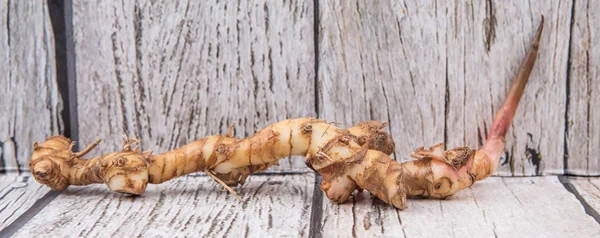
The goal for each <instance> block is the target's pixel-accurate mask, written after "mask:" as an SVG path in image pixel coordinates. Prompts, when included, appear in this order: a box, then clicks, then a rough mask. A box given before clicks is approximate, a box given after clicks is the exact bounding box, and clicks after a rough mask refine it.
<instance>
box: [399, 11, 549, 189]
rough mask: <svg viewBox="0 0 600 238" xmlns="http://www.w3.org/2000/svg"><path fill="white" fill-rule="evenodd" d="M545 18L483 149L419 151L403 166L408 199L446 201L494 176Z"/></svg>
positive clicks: (535, 54)
mask: <svg viewBox="0 0 600 238" xmlns="http://www.w3.org/2000/svg"><path fill="white" fill-rule="evenodd" d="M543 27H544V16H543V15H542V20H541V23H540V26H539V27H538V30H537V32H536V34H535V36H534V39H533V42H532V44H531V46H530V48H529V50H528V51H527V54H526V56H525V59H524V60H523V62H522V63H521V66H520V67H519V71H518V73H517V76H516V77H515V79H514V81H513V84H512V86H511V88H510V91H509V92H508V95H507V96H506V99H505V100H504V103H503V105H502V107H501V108H500V109H499V110H498V112H497V114H496V117H495V118H494V122H493V124H492V128H491V130H490V133H489V135H488V137H487V140H486V142H485V144H484V145H483V147H482V148H481V149H479V150H472V149H470V148H467V147H459V148H455V149H452V150H445V148H444V144H438V145H435V146H432V147H431V148H429V149H424V148H422V147H421V148H418V149H417V150H415V151H414V152H413V153H412V154H411V156H412V157H414V158H416V159H417V160H414V161H410V162H405V163H403V164H402V168H403V172H404V180H405V187H406V192H407V195H408V196H409V197H435V198H441V199H446V198H448V197H450V196H452V195H454V194H455V193H456V192H458V191H460V190H462V189H464V188H466V187H469V186H471V185H472V184H473V183H475V181H479V180H482V179H485V178H487V177H489V176H490V175H492V174H493V173H494V171H495V170H496V167H497V166H498V161H499V160H500V156H501V155H502V152H503V151H504V137H505V135H506V132H507V131H508V128H509V127H510V124H511V122H512V119H513V117H514V115H515V113H516V111H517V107H518V105H519V101H520V99H521V96H522V95H523V91H524V89H525V85H526V84H527V81H528V79H529V75H530V74H531V71H532V70H533V66H534V65H535V61H536V58H537V54H538V49H539V45H540V39H541V36H542V30H543Z"/></svg>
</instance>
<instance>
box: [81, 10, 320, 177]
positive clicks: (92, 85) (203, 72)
mask: <svg viewBox="0 0 600 238" xmlns="http://www.w3.org/2000/svg"><path fill="white" fill-rule="evenodd" d="M312 4H313V1H251V2H248V1H188V2H176V3H174V2H171V1H147V0H140V1H135V2H134V1H124V2H116V1H79V0H75V1H73V27H74V35H75V36H74V38H75V53H76V63H77V93H78V112H79V114H78V115H79V131H80V133H79V135H80V140H81V143H83V144H86V143H91V142H93V141H94V140H95V139H96V138H103V139H105V141H104V142H103V144H101V146H100V147H99V149H97V150H96V151H93V153H92V154H91V155H99V154H100V153H107V152H111V151H115V150H119V149H120V145H121V136H120V133H121V132H126V133H127V134H129V135H134V136H137V137H139V138H141V139H142V144H143V148H144V149H153V150H154V151H156V152H160V151H166V150H169V149H173V148H176V147H179V146H182V145H184V144H186V143H189V142H191V141H194V140H197V139H200V138H202V137H205V136H209V135H213V134H225V133H226V132H227V129H228V128H229V126H230V125H231V124H234V125H235V126H236V135H237V136H238V137H246V136H249V135H251V134H253V133H254V132H256V131H258V130H260V129H262V128H264V127H266V126H267V125H269V124H271V123H274V122H277V121H280V120H284V119H287V118H295V117H315V116H316V113H315V108H314V107H315V102H314V100H315V97H314V95H315V93H314V78H315V73H314V64H315V60H314V36H313V5H312ZM291 168H305V165H304V163H303V160H302V159H300V158H295V159H284V160H282V163H281V166H280V169H291Z"/></svg>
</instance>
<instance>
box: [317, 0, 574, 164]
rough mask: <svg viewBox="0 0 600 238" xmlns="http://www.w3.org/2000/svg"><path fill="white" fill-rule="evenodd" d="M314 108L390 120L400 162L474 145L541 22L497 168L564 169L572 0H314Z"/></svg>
mask: <svg viewBox="0 0 600 238" xmlns="http://www.w3.org/2000/svg"><path fill="white" fill-rule="evenodd" d="M320 3H321V4H320V5H319V12H320V13H319V19H320V22H319V29H320V33H319V72H318V79H319V83H318V86H319V93H318V95H319V100H318V101H319V103H320V104H319V108H322V110H321V112H320V116H321V117H323V118H326V119H328V120H333V121H338V122H342V123H345V124H352V123H356V122H358V121H361V120H367V119H376V120H383V121H389V122H390V130H391V133H392V135H393V136H394V138H395V139H396V141H397V148H396V155H397V159H398V160H400V161H403V160H406V159H408V154H409V153H410V152H411V151H412V150H414V149H415V148H416V147H418V146H422V145H425V146H429V145H434V144H436V143H439V142H442V141H446V143H447V146H448V147H456V146H470V147H474V148H477V147H479V146H480V145H481V144H482V143H483V142H484V140H485V137H486V135H487V131H488V130H489V129H490V127H491V122H492V119H493V116H494V113H495V110H497V108H499V106H500V105H501V103H502V102H503V100H504V97H505V94H506V92H507V91H508V88H509V86H510V83H511V82H512V78H513V77H514V76H515V74H516V72H517V68H518V66H519V64H520V62H521V61H522V59H523V57H524V55H525V51H526V50H527V47H528V46H529V44H530V42H531V38H532V36H533V33H534V32H535V29H536V27H537V26H538V24H539V22H540V15H541V14H542V13H543V14H545V16H546V25H545V28H544V36H543V40H542V41H543V44H542V46H541V49H540V54H539V60H538V62H537V65H536V69H535V70H534V71H533V74H532V77H531V80H530V83H529V85H528V86H527V89H526V91H525V96H524V97H523V100H522V105H521V106H520V109H519V113H518V115H517V116H516V118H515V121H514V126H513V127H512V128H511V129H510V131H509V135H508V136H507V146H506V155H505V157H504V158H503V159H502V163H501V164H502V166H501V167H500V168H499V169H498V172H497V173H496V174H498V175H536V174H554V173H562V172H563V154H564V153H563V147H562V146H557V145H562V144H563V139H564V136H563V134H564V130H562V129H561V128H564V107H565V98H566V95H565V92H566V89H565V87H566V77H565V75H566V70H567V58H568V57H567V53H568V41H569V22H570V14H571V10H570V9H571V1H563V0H555V1H551V2H547V1H544V2H531V3H529V4H523V3H522V1H516V0H514V1H509V2H506V1H502V3H501V4H500V3H498V4H494V2H492V1H483V0H476V1H460V2H454V1H417V2H415V1H392V2H390V1H358V2H349V1H323V2H320Z"/></svg>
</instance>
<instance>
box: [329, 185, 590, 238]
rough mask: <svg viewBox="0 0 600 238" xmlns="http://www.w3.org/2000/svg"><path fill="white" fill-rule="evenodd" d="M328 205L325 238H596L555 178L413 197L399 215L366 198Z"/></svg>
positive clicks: (586, 221)
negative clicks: (436, 196) (446, 197)
mask: <svg viewBox="0 0 600 238" xmlns="http://www.w3.org/2000/svg"><path fill="white" fill-rule="evenodd" d="M367 196H368V195H366V192H365V193H363V194H361V195H360V196H358V198H355V199H356V201H355V202H354V204H352V203H351V202H348V203H345V204H342V205H335V204H332V203H331V202H330V201H325V202H324V203H325V204H324V205H325V206H324V207H325V210H324V213H323V234H324V235H323V237H334V236H339V237H350V236H354V237H373V236H390V237H403V236H404V237H494V236H495V237H595V236H598V235H600V224H598V223H596V221H595V220H594V219H593V218H592V217H590V216H588V215H587V214H585V212H584V210H583V207H582V206H581V204H580V203H579V201H578V200H577V199H576V198H575V196H574V195H573V194H571V193H570V192H568V191H567V190H566V189H565V188H564V187H563V185H562V184H561V183H560V182H559V181H558V179H557V178H556V177H531V178H497V177H492V178H488V179H486V180H484V181H481V182H478V183H476V184H475V185H473V187H471V188H470V189H467V190H465V191H462V192H459V193H458V194H456V195H455V196H454V197H452V198H451V199H450V200H444V201H440V200H433V199H412V200H409V204H408V206H409V207H408V209H406V210H403V211H399V210H396V209H394V208H392V207H391V206H387V205H385V204H383V203H381V202H376V201H373V200H374V199H371V198H367Z"/></svg>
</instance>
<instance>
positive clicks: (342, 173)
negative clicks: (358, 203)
mask: <svg viewBox="0 0 600 238" xmlns="http://www.w3.org/2000/svg"><path fill="white" fill-rule="evenodd" d="M543 22H544V21H543V16H542V23H541V24H540V27H539V29H538V31H537V33H536V35H535V38H534V41H533V44H532V45H531V47H530V49H529V51H528V52H527V55H526V57H525V60H524V61H523V63H522V64H521V67H520V69H519V72H518V74H517V76H516V78H515V80H514V82H513V86H512V87H511V89H510V91H509V93H508V96H507V98H506V99H505V101H504V104H503V105H502V107H501V108H500V110H499V111H498V113H497V115H496V118H495V119H494V122H493V126H492V129H491V131H490V133H489V136H488V138H487V141H486V143H485V144H484V146H483V147H482V148H481V149H479V150H472V149H470V148H467V147H459V148H455V149H452V150H445V148H444V144H438V145H436V146H433V147H431V148H429V149H424V148H422V147H421V148H418V149H417V150H415V151H414V152H413V153H412V154H411V156H412V157H414V158H416V159H417V160H414V161H409V162H405V163H402V164H400V163H398V162H396V161H395V160H393V159H392V158H390V156H389V155H390V154H391V153H392V152H393V151H394V146H395V145H394V142H393V140H392V138H391V136H390V135H389V134H388V133H386V132H384V131H383V130H382V129H383V127H385V124H384V123H381V122H377V121H367V122H362V123H360V124H358V125H356V126H354V127H351V128H348V129H341V128H338V127H336V126H335V125H333V124H332V123H327V122H325V121H322V120H317V119H311V118H299V119H292V120H286V121H281V122H278V123H275V124H272V125H271V126H269V127H267V128H265V129H263V130H261V131H259V132H258V133H256V134H255V135H253V136H251V137H249V138H245V139H237V138H235V137H233V130H232V129H230V130H229V132H228V133H227V134H225V135H216V136H210V137H206V138H203V139H200V140H198V141H195V142H192V143H190V144H188V145H185V146H183V147H181V148H178V149H175V150H172V151H168V152H165V153H162V154H157V155H154V154H152V151H146V152H140V151H139V150H138V147H137V146H135V147H133V145H134V144H136V143H138V142H139V140H137V139H134V138H133V139H131V138H127V136H124V139H125V141H124V143H123V149H122V151H119V152H114V153H110V154H105V155H102V156H99V157H95V158H90V159H87V160H86V159H82V158H81V157H83V156H84V155H85V154H86V153H88V152H89V151H90V150H92V149H93V148H94V147H96V145H98V143H99V142H100V141H99V140H98V141H96V142H94V143H93V144H92V145H90V146H88V147H87V148H86V149H84V150H82V151H81V152H77V153H74V152H73V151H72V145H73V144H72V142H71V141H70V140H69V139H67V138H65V137H62V136H54V137H50V138H48V139H46V141H45V142H43V143H41V144H38V143H37V142H36V143H35V144H34V151H33V154H32V156H31V162H30V165H29V166H30V168H31V171H32V173H33V176H34V177H35V179H36V180H37V181H38V182H40V183H42V184H45V185H47V186H49V187H50V188H52V189H57V190H63V189H65V188H66V187H67V186H69V185H87V184H93V183H105V184H106V185H108V187H109V188H110V189H111V190H112V191H117V192H123V193H131V194H142V193H144V191H145V189H146V185H147V183H154V184H156V183H162V182H165V181H167V180H170V179H172V178H175V177H178V176H182V175H185V174H189V173H193V172H198V171H202V172H206V173H207V174H209V175H210V176H211V177H212V178H214V179H215V180H216V181H217V182H219V183H220V184H222V185H223V186H224V187H225V188H226V189H228V190H229V191H231V192H233V190H231V188H230V187H229V186H235V185H238V184H244V182H245V181H246V178H247V177H248V176H249V175H251V174H253V173H256V172H260V171H263V170H265V169H267V168H268V167H269V166H271V165H275V164H277V163H278V160H279V159H280V158H284V157H288V156H292V155H302V156H305V157H306V164H307V165H308V166H309V167H310V168H312V169H313V170H315V171H317V172H318V173H319V174H320V175H321V176H322V177H323V181H322V183H321V189H322V190H323V191H324V192H325V193H326V195H327V197H328V198H330V199H331V200H333V201H336V202H344V201H346V200H347V199H348V197H349V196H350V195H352V193H353V192H354V190H359V191H361V190H363V189H364V190H367V191H369V192H370V193H371V194H373V195H375V196H376V197H378V198H379V199H381V200H383V201H384V202H386V203H388V204H391V205H393V206H394V207H396V208H400V209H403V208H405V207H406V198H407V196H408V197H434V198H441V199H445V198H448V197H450V196H451V195H453V194H455V193H456V192H458V191H459V190H461V189H464V188H466V187H469V186H471V185H472V184H473V183H474V182H475V181H477V180H482V179H484V178H486V177H488V176H490V175H491V174H492V173H494V170H495V169H496V166H497V165H498V160H499V159H500V155H501V153H502V151H503V150H504V136H505V135H506V132H507V130H508V127H509V126H510V123H511V122H512V118H513V117H514V115H515V113H516V110H517V106H518V103H519V100H520V98H521V95H522V94H523V90H524V88H525V84H526V83H527V80H528V78H529V75H530V74H531V71H532V69H533V66H534V64H535V60H536V57H537V52H538V48H539V42H540V38H541V34H542V29H543Z"/></svg>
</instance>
